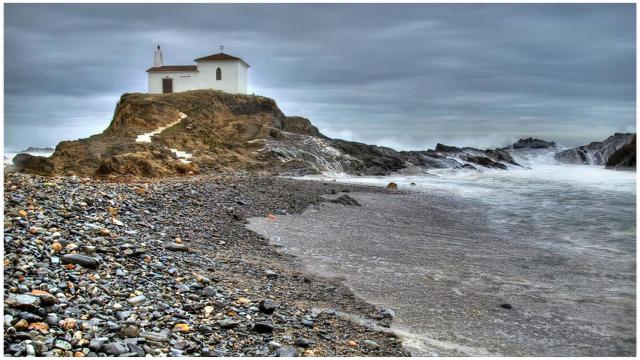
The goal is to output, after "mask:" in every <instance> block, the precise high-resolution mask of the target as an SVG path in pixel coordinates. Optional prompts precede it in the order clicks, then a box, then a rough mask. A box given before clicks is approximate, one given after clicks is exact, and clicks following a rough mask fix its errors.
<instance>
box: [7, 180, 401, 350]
mask: <svg viewBox="0 0 640 360" xmlns="http://www.w3.org/2000/svg"><path fill="white" fill-rule="evenodd" d="M351 191H359V192H363V191H364V192H375V191H384V190H381V189H377V188H373V187H366V186H357V185H341V184H335V183H322V182H310V181H299V180H293V179H285V178H277V177H261V176H243V175H219V176H218V175H216V176H198V177H192V178H173V179H163V180H153V181H126V180H123V181H121V182H103V181H96V180H91V179H82V178H78V177H38V176H28V175H18V174H6V175H5V182H4V202H5V203H4V204H5V208H4V215H5V216H4V279H5V281H4V355H5V356H74V357H84V356H147V355H152V356H281V357H282V356H287V357H288V356H407V355H409V353H408V352H407V351H406V350H405V349H403V347H402V344H401V341H400V340H399V339H398V338H397V337H396V336H395V335H393V334H392V333H391V332H390V331H388V330H386V329H388V328H389V326H390V325H391V323H392V321H393V316H394V313H393V311H390V310H389V309H384V308H380V307H376V306H374V305H371V304H368V303H366V302H364V301H363V300H361V299H359V298H358V297H356V296H354V295H353V293H352V292H351V291H349V290H348V289H347V288H346V287H345V286H344V285H342V284H341V282H340V281H339V279H332V278H326V277H318V276H315V275H312V274H309V273H305V272H304V271H303V270H302V267H301V266H300V265H299V259H297V258H296V257H294V256H292V255H287V254H285V253H284V252H282V251H280V249H279V248H278V247H277V246H274V245H270V244H269V241H268V239H265V238H263V237H261V236H260V235H258V234H256V233H253V232H251V231H249V230H248V229H246V228H245V224H246V222H247V221H246V219H247V218H250V217H265V218H268V219H270V220H271V221H278V216H282V215H286V214H295V213H299V212H301V211H302V210H304V209H305V208H307V207H308V206H309V205H311V204H316V203H319V202H322V201H327V199H326V198H324V197H323V195H327V194H338V195H340V194H343V195H344V194H347V193H349V192H351ZM345 198H346V199H348V196H347V197H345ZM341 206H352V205H351V204H349V201H345V202H344V204H343V205H341Z"/></svg>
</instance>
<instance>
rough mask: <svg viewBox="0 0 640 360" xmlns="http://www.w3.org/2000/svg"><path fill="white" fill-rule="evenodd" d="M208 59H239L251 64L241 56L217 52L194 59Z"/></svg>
mask: <svg viewBox="0 0 640 360" xmlns="http://www.w3.org/2000/svg"><path fill="white" fill-rule="evenodd" d="M208 60H211V61H225V60H227V61H228V60H239V61H242V62H243V63H244V64H245V65H247V66H249V64H247V63H246V62H245V61H244V60H242V59H240V58H239V57H235V56H231V55H228V54H225V53H217V54H213V55H209V56H205V57H201V58H197V59H195V60H193V61H196V62H198V61H208Z"/></svg>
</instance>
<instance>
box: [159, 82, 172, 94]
mask: <svg viewBox="0 0 640 360" xmlns="http://www.w3.org/2000/svg"><path fill="white" fill-rule="evenodd" d="M172 92H173V79H162V93H163V94H168V93H172Z"/></svg>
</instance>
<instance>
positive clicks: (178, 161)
mask: <svg viewBox="0 0 640 360" xmlns="http://www.w3.org/2000/svg"><path fill="white" fill-rule="evenodd" d="M13 163H14V164H15V167H16V170H17V171H19V172H26V173H32V174H39V175H78V176H91V177H97V178H107V179H108V178H120V177H122V176H131V177H149V178H153V177H163V176H174V175H186V174H197V173H201V174H203V173H205V174H206V173H218V172H221V171H248V172H252V173H255V174H267V175H272V174H286V175H305V174H319V173H322V172H330V171H333V172H341V173H346V174H352V175H388V174H390V173H392V172H396V171H399V170H401V169H405V168H407V167H412V166H419V167H423V168H462V167H468V168H476V167H487V168H498V169H506V168H507V167H508V166H510V165H514V166H517V163H516V162H515V161H514V160H513V159H512V158H511V156H510V155H509V153H508V151H505V150H504V149H493V150H479V149H472V148H455V147H449V146H444V145H438V147H436V149H434V150H427V151H396V150H394V149H391V148H386V147H380V146H375V145H368V144H363V143H357V142H352V141H345V140H340V139H330V138H328V137H327V136H324V135H323V134H321V133H320V131H319V130H318V129H317V128H316V127H315V126H313V125H312V124H311V122H310V121H309V120H308V119H305V118H302V117H296V116H286V115H284V114H283V113H282V112H281V111H280V109H279V108H278V107H277V105H276V103H275V101H273V100H272V99H269V98H265V97H261V96H253V95H231V94H227V93H224V92H220V91H214V90H198V91H188V92H183V93H173V94H125V95H123V96H122V97H121V99H120V101H119V102H118V104H117V106H116V109H115V113H114V116H113V119H112V121H111V123H110V124H109V126H108V127H107V129H106V130H105V131H103V132H102V133H101V134H97V135H94V136H91V137H89V138H86V139H80V140H74V141H63V142H61V143H60V144H58V145H57V146H56V149H55V152H54V153H53V155H52V156H50V157H40V156H34V155H31V154H28V153H21V154H18V155H17V156H16V157H15V158H14V160H13Z"/></svg>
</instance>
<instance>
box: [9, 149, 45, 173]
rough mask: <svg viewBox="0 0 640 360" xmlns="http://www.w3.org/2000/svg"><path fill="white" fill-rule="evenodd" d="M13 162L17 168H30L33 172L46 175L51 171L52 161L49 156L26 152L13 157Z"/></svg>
mask: <svg viewBox="0 0 640 360" xmlns="http://www.w3.org/2000/svg"><path fill="white" fill-rule="evenodd" d="M13 164H14V165H15V166H17V167H18V168H23V169H30V170H31V172H33V173H35V174H41V175H47V174H51V172H52V171H53V163H52V162H51V160H50V159H49V158H46V157H43V156H34V155H31V154H27V153H20V154H17V155H16V156H15V157H14V158H13Z"/></svg>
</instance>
